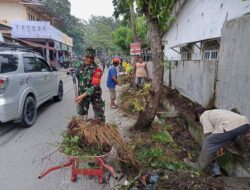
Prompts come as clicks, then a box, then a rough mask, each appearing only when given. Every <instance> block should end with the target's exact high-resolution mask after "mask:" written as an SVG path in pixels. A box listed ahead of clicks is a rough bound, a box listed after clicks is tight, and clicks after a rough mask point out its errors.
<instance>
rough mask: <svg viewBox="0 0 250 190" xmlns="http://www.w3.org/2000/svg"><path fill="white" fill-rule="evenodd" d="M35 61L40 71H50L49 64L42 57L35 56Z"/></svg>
mask: <svg viewBox="0 0 250 190" xmlns="http://www.w3.org/2000/svg"><path fill="white" fill-rule="evenodd" d="M36 61H37V64H38V67H39V71H40V72H47V71H51V69H50V67H49V65H48V64H47V63H46V62H45V61H44V60H43V59H41V58H37V59H36Z"/></svg>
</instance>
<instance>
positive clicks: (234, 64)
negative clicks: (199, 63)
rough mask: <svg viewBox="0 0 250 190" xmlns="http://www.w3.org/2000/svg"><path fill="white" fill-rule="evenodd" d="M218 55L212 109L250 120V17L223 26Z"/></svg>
mask: <svg viewBox="0 0 250 190" xmlns="http://www.w3.org/2000/svg"><path fill="white" fill-rule="evenodd" d="M220 51H221V58H220V63H219V67H218V83H217V96H216V106H217V107H220V108H226V109H231V108H237V109H238V110H239V111H240V112H241V113H242V114H245V115H246V116H248V118H249V119H250V61H249V60H250V58H249V56H250V15H246V16H244V17H242V18H239V19H234V20H231V21H229V22H227V23H226V24H225V25H224V27H223V31H222V40H221V50H220Z"/></svg>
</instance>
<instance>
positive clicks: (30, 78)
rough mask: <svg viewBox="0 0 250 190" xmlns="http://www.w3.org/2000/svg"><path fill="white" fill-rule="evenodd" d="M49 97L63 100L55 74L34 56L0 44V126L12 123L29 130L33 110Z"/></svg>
mask: <svg viewBox="0 0 250 190" xmlns="http://www.w3.org/2000/svg"><path fill="white" fill-rule="evenodd" d="M51 98H53V99H54V100H55V101H61V100H62V99H63V82H62V80H61V79H60V77H59V75H58V72H57V71H56V70H55V69H54V68H53V69H52V67H50V65H48V64H47V63H46V62H45V60H44V59H43V58H42V57H41V55H39V54H37V53H34V52H31V51H29V50H27V49H21V48H19V47H18V48H17V47H15V46H10V47H9V46H6V45H5V46H4V47H1V44H0V123H1V122H2V123H4V122H8V121H13V120H15V121H18V122H22V124H23V125H24V126H25V127H31V126H32V125H33V124H34V123H35V120H36V116H37V108H38V107H39V106H40V105H41V104H42V103H44V102H45V101H47V100H49V99H51Z"/></svg>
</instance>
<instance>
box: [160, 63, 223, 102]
mask: <svg viewBox="0 0 250 190" xmlns="http://www.w3.org/2000/svg"><path fill="white" fill-rule="evenodd" d="M216 64H218V62H216V61H206V62H204V61H175V62H172V63H171V75H172V77H171V78H172V88H173V89H176V90H178V91H179V92H180V93H181V94H182V95H184V96H185V97H187V98H189V99H190V100H192V101H194V102H197V103H199V104H201V105H203V106H207V105H208V103H209V101H210V100H211V98H212V96H213V93H214V81H215V80H214V79H215V73H216ZM164 84H165V85H166V86H168V85H169V70H168V71H166V72H165V73H164Z"/></svg>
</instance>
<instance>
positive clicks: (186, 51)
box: [181, 44, 193, 60]
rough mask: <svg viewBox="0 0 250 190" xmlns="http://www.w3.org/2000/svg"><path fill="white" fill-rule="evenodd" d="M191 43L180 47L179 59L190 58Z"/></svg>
mask: <svg viewBox="0 0 250 190" xmlns="http://www.w3.org/2000/svg"><path fill="white" fill-rule="evenodd" d="M192 51H193V49H192V44H188V45H186V46H183V47H181V60H191V58H192V56H191V54H192Z"/></svg>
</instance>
